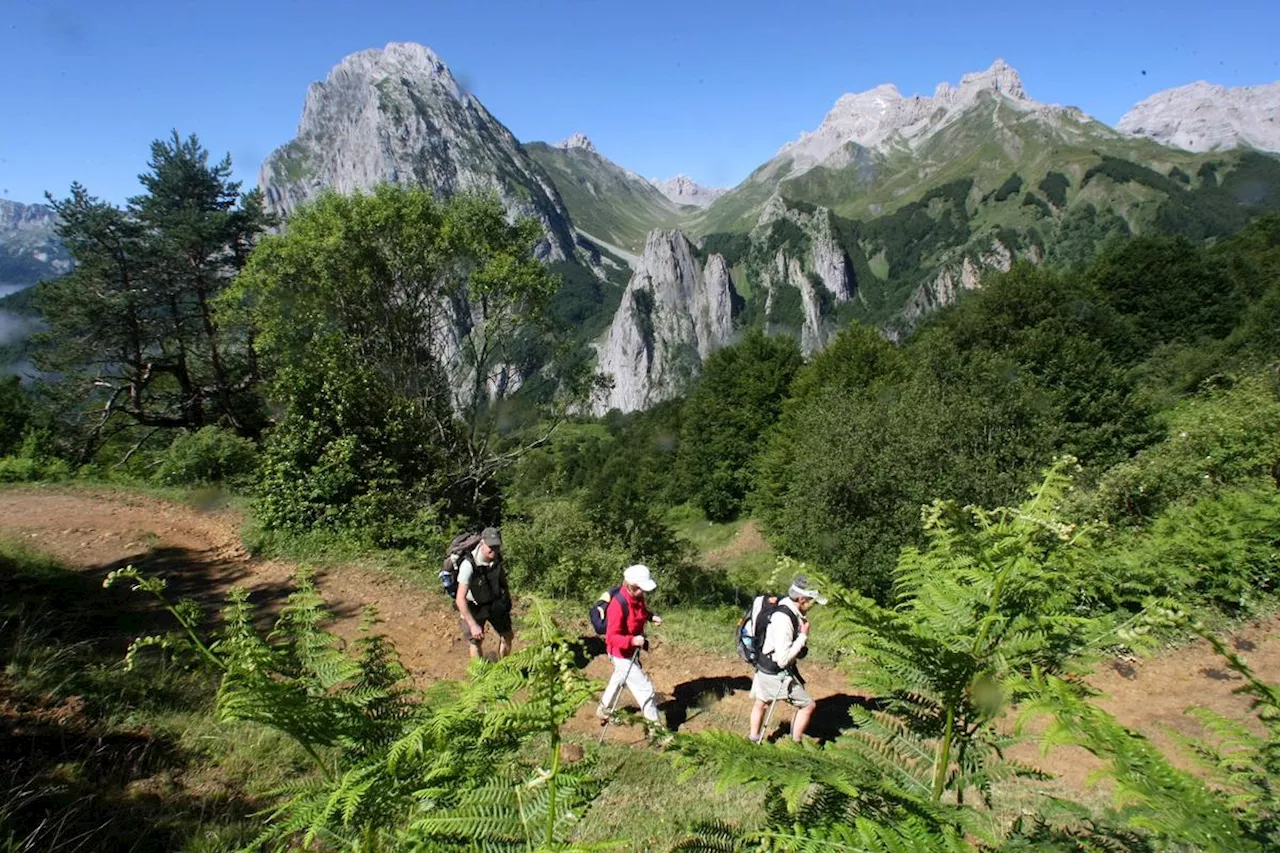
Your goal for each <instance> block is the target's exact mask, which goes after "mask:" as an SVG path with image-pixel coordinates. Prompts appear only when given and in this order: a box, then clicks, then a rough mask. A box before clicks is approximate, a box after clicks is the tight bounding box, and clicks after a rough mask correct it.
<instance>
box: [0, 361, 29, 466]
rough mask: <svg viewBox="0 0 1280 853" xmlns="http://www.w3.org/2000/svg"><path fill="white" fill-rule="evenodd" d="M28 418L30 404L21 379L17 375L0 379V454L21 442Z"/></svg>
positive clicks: (11, 449)
mask: <svg viewBox="0 0 1280 853" xmlns="http://www.w3.org/2000/svg"><path fill="white" fill-rule="evenodd" d="M30 418H31V412H30V404H29V403H28V401H27V395H26V394H25V393H24V392H23V390H22V383H21V380H19V378H18V377H17V376H12V377H9V378H7V379H4V380H0V456H6V455H8V454H9V453H12V452H13V451H14V449H16V448H17V447H18V445H19V444H21V443H22V433H23V431H24V430H26V428H27V423H28V422H29V420H30Z"/></svg>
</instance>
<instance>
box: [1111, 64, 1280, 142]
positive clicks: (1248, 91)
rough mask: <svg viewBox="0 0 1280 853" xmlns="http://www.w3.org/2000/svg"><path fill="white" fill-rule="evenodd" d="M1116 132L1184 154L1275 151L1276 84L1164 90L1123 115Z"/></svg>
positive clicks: (1278, 129) (1278, 137)
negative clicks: (1171, 147)
mask: <svg viewBox="0 0 1280 853" xmlns="http://www.w3.org/2000/svg"><path fill="white" fill-rule="evenodd" d="M1116 127H1117V129H1119V130H1121V131H1123V132H1124V133H1128V134H1130V135H1133V136H1145V137H1147V138H1149V139H1154V140H1155V141H1156V142H1159V143H1160V144H1161V145H1171V146H1173V147H1175V148H1184V149H1186V150H1188V151H1222V150H1225V149H1229V148H1241V147H1244V146H1248V147H1250V148H1257V149H1259V150H1260V151H1280V81H1277V82H1275V83H1268V84H1266V85H1264V86H1240V87H1237V88H1234V89H1227V88H1224V87H1222V86H1213V85H1210V84H1209V83H1205V82H1199V83H1192V84H1191V85H1189V86H1179V87H1178V88H1176V89H1166V90H1165V91H1163V92H1157V93H1156V94H1154V95H1152V96H1151V97H1149V98H1147V99H1146V100H1144V101H1142V102H1141V103H1139V104H1138V105H1137V106H1135V107H1134V108H1133V109H1131V110H1129V112H1127V113H1125V114H1124V117H1123V118H1121V119H1120V122H1119V123H1118V124H1117V125H1116Z"/></svg>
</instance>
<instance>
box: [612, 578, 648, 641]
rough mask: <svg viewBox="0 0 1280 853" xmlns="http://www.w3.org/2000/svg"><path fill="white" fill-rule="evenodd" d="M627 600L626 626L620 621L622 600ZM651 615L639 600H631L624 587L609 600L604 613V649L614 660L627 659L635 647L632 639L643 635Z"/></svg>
mask: <svg viewBox="0 0 1280 853" xmlns="http://www.w3.org/2000/svg"><path fill="white" fill-rule="evenodd" d="M623 598H626V600H627V619H626V624H625V625H624V624H623V620H622V599H623ZM652 615H653V614H652V613H650V612H649V608H648V607H646V606H645V604H644V602H643V601H641V600H640V599H637V598H633V597H632V596H631V593H630V592H628V591H627V588H626V587H625V586H624V587H623V588H622V589H621V590H619V591H618V594H617V595H615V596H614V597H613V598H611V599H610V600H609V606H608V607H606V608H605V611H604V624H605V631H604V648H605V651H607V652H608V653H609V654H610V655H612V656H613V657H615V658H629V657H631V653H632V652H634V651H635V649H636V647H635V646H634V645H633V641H632V639H631V638H632V637H636V636H639V635H641V634H643V633H644V626H645V624H646V623H647V622H648V621H649V618H650V617H651V616H652Z"/></svg>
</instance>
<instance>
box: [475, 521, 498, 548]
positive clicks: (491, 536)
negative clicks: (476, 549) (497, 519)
mask: <svg viewBox="0 0 1280 853" xmlns="http://www.w3.org/2000/svg"><path fill="white" fill-rule="evenodd" d="M480 538H481V539H482V540H484V544H486V545H488V546H489V547H490V548H493V549H495V550H497V549H501V548H502V534H501V533H499V532H498V528H496V527H486V528H485V529H484V530H483V531H481V533H480Z"/></svg>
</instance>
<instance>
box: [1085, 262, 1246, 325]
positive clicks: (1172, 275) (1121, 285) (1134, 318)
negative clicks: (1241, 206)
mask: <svg viewBox="0 0 1280 853" xmlns="http://www.w3.org/2000/svg"><path fill="white" fill-rule="evenodd" d="M1091 278H1092V280H1093V282H1094V284H1095V286H1096V287H1097V288H1098V290H1099V291H1101V292H1102V293H1103V294H1104V295H1105V296H1106V298H1107V299H1108V300H1109V301H1110V302H1111V304H1112V305H1114V306H1115V307H1116V310H1118V311H1119V312H1121V313H1122V314H1124V315H1125V316H1127V317H1128V318H1129V320H1130V322H1132V323H1133V325H1134V328H1135V333H1136V336H1137V338H1138V340H1139V341H1141V342H1143V343H1144V344H1145V349H1148V350H1149V349H1152V348H1154V347H1155V346H1157V345H1159V344H1162V343H1167V342H1171V341H1193V340H1195V339H1197V338H1199V337H1202V336H1207V337H1214V338H1220V337H1224V336H1226V335H1227V334H1228V333H1229V332H1230V331H1231V329H1232V328H1233V327H1234V325H1235V323H1236V321H1237V320H1238V318H1239V315H1240V312H1241V309H1242V308H1243V304H1242V303H1243V300H1242V299H1241V295H1240V294H1239V293H1237V292H1236V290H1235V287H1234V285H1233V282H1232V281H1231V279H1230V277H1229V276H1228V275H1227V272H1226V269H1225V268H1224V265H1222V264H1221V263H1219V262H1218V261H1217V260H1216V259H1214V258H1212V257H1210V256H1208V255H1206V254H1205V253H1204V252H1203V251H1202V250H1201V249H1199V248H1198V247H1197V246H1195V245H1194V244H1193V243H1191V242H1190V241H1189V240H1185V239H1171V238H1167V237H1141V238H1137V239H1134V240H1130V241H1127V242H1125V243H1122V244H1119V245H1117V246H1115V247H1114V248H1112V249H1110V250H1108V251H1106V252H1104V253H1103V254H1102V255H1101V256H1100V257H1099V258H1098V261H1097V263H1096V264H1095V265H1094V267H1093V269H1092V270H1091Z"/></svg>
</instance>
